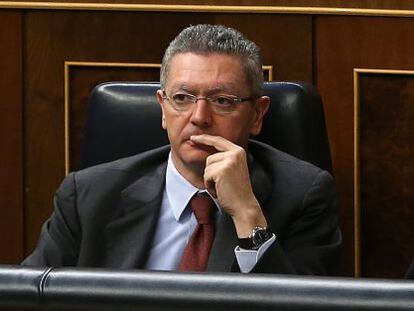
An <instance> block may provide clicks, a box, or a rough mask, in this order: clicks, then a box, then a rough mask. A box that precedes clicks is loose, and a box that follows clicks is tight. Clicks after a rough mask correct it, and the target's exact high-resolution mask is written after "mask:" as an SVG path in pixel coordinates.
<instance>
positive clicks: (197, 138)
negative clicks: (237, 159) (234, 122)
mask: <svg viewBox="0 0 414 311" xmlns="http://www.w3.org/2000/svg"><path fill="white" fill-rule="evenodd" d="M190 139H191V141H193V142H195V143H198V144H204V145H208V146H213V147H214V148H216V149H217V150H218V151H228V150H231V149H233V148H235V147H238V148H240V147H239V146H237V145H236V144H233V143H232V142H231V141H229V140H227V139H225V138H223V137H220V136H213V135H208V134H202V135H192V136H191V137H190Z"/></svg>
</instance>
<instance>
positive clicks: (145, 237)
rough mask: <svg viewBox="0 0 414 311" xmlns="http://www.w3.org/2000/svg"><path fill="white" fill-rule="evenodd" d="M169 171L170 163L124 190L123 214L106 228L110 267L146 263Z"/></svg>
mask: <svg viewBox="0 0 414 311" xmlns="http://www.w3.org/2000/svg"><path fill="white" fill-rule="evenodd" d="M165 172H166V163H165V164H163V165H160V166H158V167H157V169H155V170H154V172H152V173H146V174H144V176H142V177H140V178H139V179H137V180H136V181H135V182H134V183H132V184H131V185H129V186H128V187H127V188H125V189H124V190H123V191H122V193H121V202H120V209H121V210H122V212H123V214H122V215H121V217H118V218H117V219H116V220H115V221H113V222H112V223H110V224H108V226H107V228H106V236H105V239H106V256H105V257H106V258H105V265H106V266H108V267H118V268H129V269H131V268H142V267H143V265H144V264H145V262H146V259H147V257H148V253H149V252H148V250H149V248H150V246H151V241H152V239H153V235H154V232H155V228H156V224H157V219H158V215H159V211H160V207H161V202H162V194H163V189H164V185H165Z"/></svg>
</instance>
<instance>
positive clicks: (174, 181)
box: [165, 153, 221, 221]
mask: <svg viewBox="0 0 414 311" xmlns="http://www.w3.org/2000/svg"><path fill="white" fill-rule="evenodd" d="M165 191H166V193H167V196H168V199H169V201H170V204H171V208H172V212H173V214H174V217H175V219H176V220H177V221H178V220H179V219H180V217H181V215H182V214H183V212H184V210H185V208H186V207H187V205H188V202H190V200H191V198H192V197H193V196H194V195H195V194H196V193H197V192H201V193H202V192H206V193H208V194H209V195H210V197H211V198H212V199H213V201H214V203H215V205H216V207H217V209H218V211H219V212H221V211H220V205H219V204H218V201H217V199H215V198H213V197H212V196H211V194H210V193H209V192H208V191H207V190H205V189H198V188H197V187H195V186H193V185H192V184H191V183H190V182H189V181H188V180H187V179H185V178H184V177H183V176H182V175H181V174H180V173H179V172H178V170H177V169H176V167H175V165H174V163H173V161H172V158H171V153H170V155H169V157H168V164H167V173H166V177H165Z"/></svg>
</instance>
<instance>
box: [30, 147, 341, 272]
mask: <svg viewBox="0 0 414 311" xmlns="http://www.w3.org/2000/svg"><path fill="white" fill-rule="evenodd" d="M169 151H170V148H169V146H165V147H162V148H159V149H155V150H152V151H149V152H146V153H142V154H139V155H136V156H133V157H129V158H125V159H121V160H117V161H114V162H111V163H106V164H101V165H98V166H94V167H90V168H87V169H85V170H82V171H78V172H75V173H71V174H70V175H68V176H67V177H66V178H65V179H64V181H63V182H62V184H61V186H60V188H59V189H58V191H57V192H56V195H55V198H54V206H55V210H54V212H53V214H52V216H51V217H50V219H49V220H47V221H46V223H45V224H44V225H43V228H42V232H41V235H40V239H39V243H38V246H37V248H36V249H35V251H34V252H33V253H32V254H31V255H30V256H29V257H28V258H26V259H25V260H24V262H23V264H25V265H35V266H85V267H111V268H121V269H134V268H138V269H139V268H144V267H145V262H146V260H147V257H148V253H149V252H148V250H149V249H150V246H151V242H152V239H153V235H154V232H155V227H156V224H157V217H158V214H159V211H160V206H161V201H162V194H163V189H164V183H165V172H166V161H167V157H168V153H169ZM249 153H250V154H251V158H252V159H253V160H252V161H250V163H249V170H250V177H251V181H252V186H253V190H254V193H255V195H256V197H257V199H258V201H259V203H260V204H261V207H262V209H263V211H264V213H265V216H266V218H267V220H268V222H269V225H270V228H271V230H272V231H273V232H274V233H275V234H276V239H277V240H276V242H275V243H273V245H272V246H271V247H270V248H269V249H268V250H267V251H266V253H265V254H264V255H263V257H262V258H261V260H260V261H259V263H258V264H257V265H256V267H255V268H254V270H253V271H252V272H258V273H262V272H263V273H299V274H320V275H324V274H333V273H334V271H335V269H336V267H337V262H338V257H339V254H338V250H339V247H340V244H341V234H340V231H339V229H338V225H337V209H336V196H335V189H334V182H333V179H332V177H331V175H330V174H329V173H327V172H326V171H322V170H321V169H319V168H317V167H315V166H313V165H311V164H309V163H306V162H303V161H300V160H298V159H296V158H294V157H292V156H290V155H287V154H285V153H283V152H281V151H278V150H276V149H274V148H272V147H270V146H267V145H265V144H262V143H257V142H252V143H251V145H250V146H249ZM236 245H237V235H236V232H235V228H234V225H233V222H232V220H231V218H230V217H229V216H228V215H227V214H225V213H223V215H222V216H221V217H220V219H219V220H218V223H217V227H216V235H215V240H214V243H213V247H212V251H211V255H210V258H209V262H208V267H207V270H208V271H239V268H238V265H237V261H236V260H235V255H234V247H235V246H236Z"/></svg>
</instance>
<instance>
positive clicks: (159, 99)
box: [157, 90, 167, 130]
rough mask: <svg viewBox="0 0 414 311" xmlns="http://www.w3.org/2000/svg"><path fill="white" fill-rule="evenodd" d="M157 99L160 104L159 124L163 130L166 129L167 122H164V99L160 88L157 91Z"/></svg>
mask: <svg viewBox="0 0 414 311" xmlns="http://www.w3.org/2000/svg"><path fill="white" fill-rule="evenodd" d="M157 101H158V103H159V104H160V106H161V112H162V122H161V126H162V128H163V129H164V130H166V129H167V123H166V122H165V114H164V99H163V94H162V91H161V90H158V91H157Z"/></svg>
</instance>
